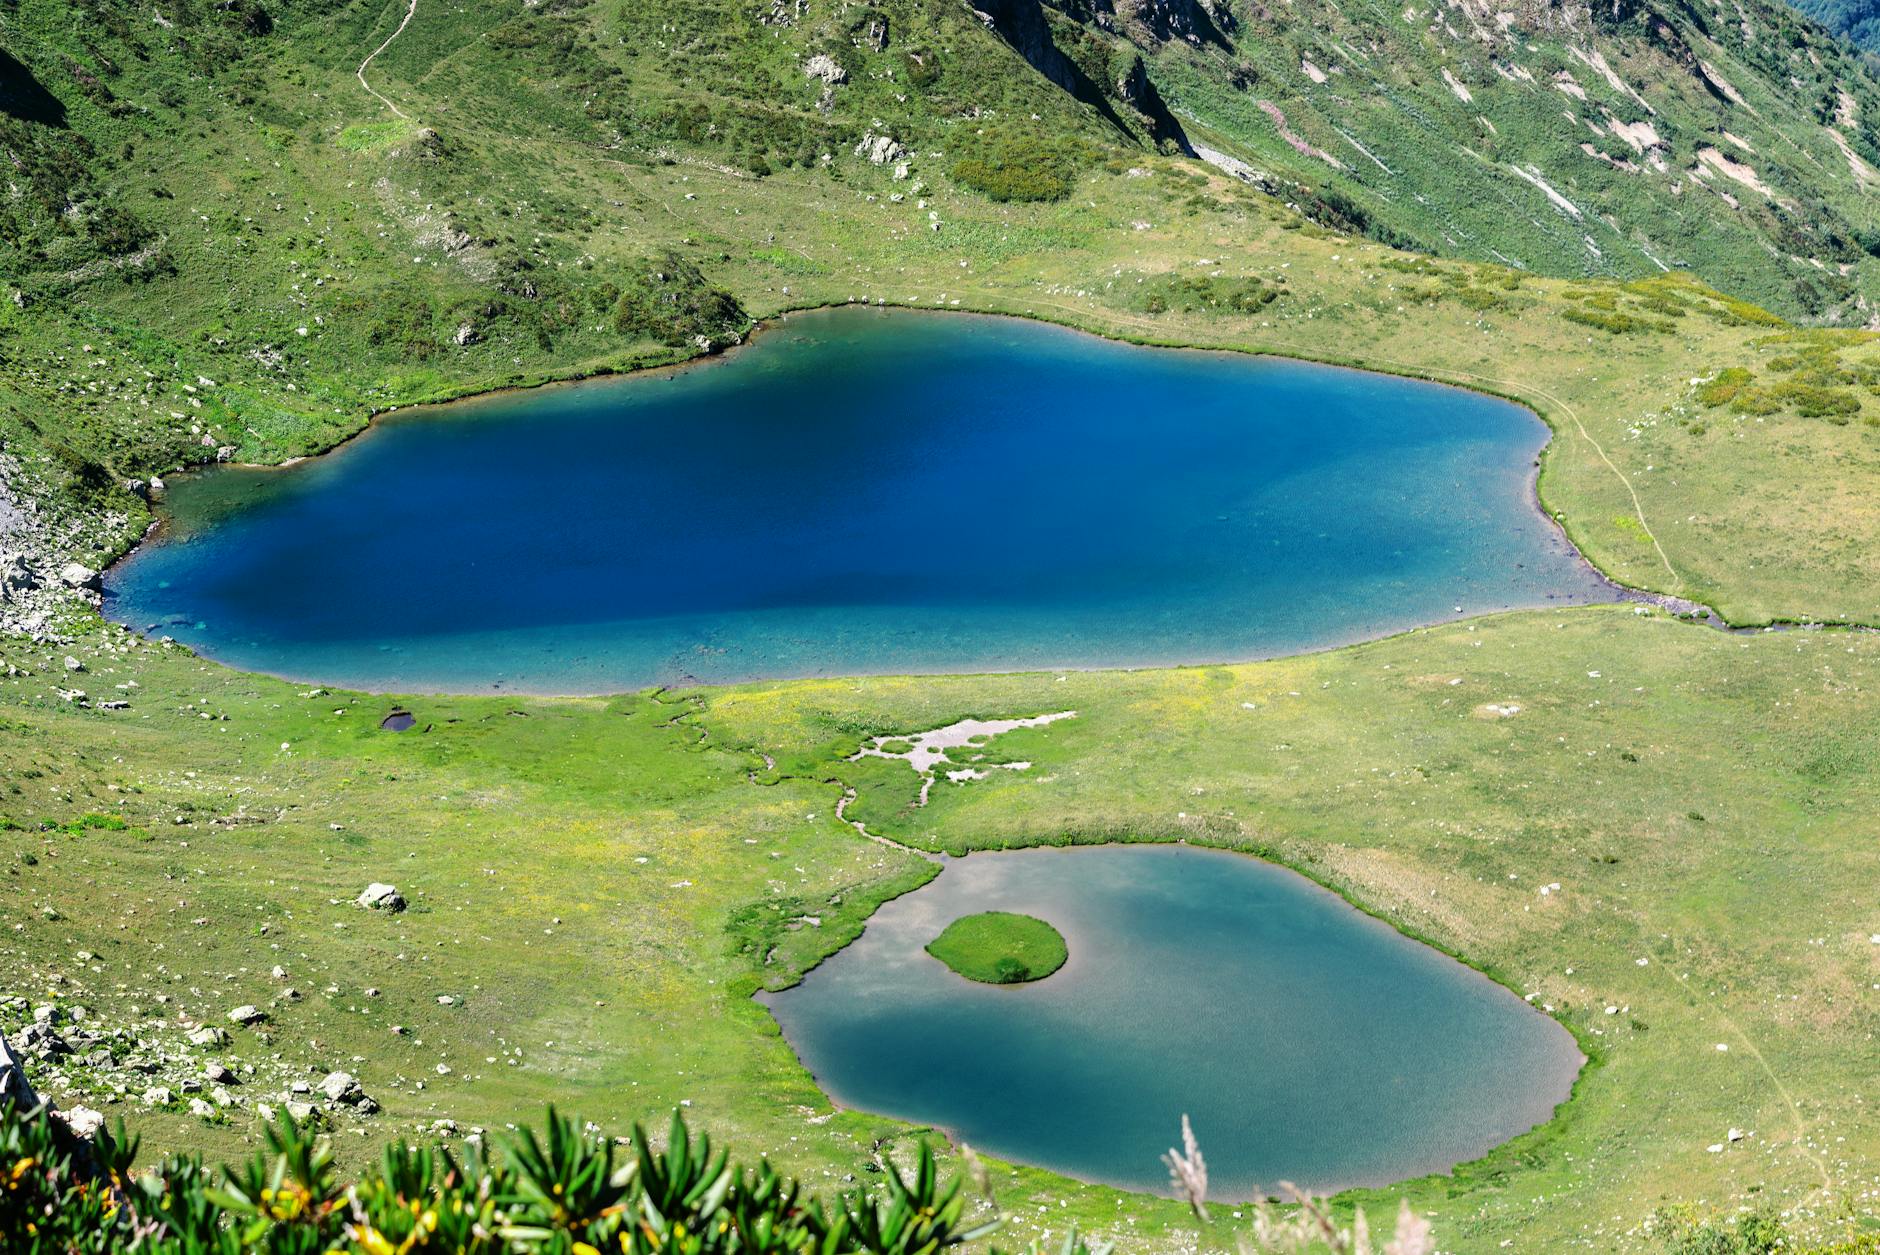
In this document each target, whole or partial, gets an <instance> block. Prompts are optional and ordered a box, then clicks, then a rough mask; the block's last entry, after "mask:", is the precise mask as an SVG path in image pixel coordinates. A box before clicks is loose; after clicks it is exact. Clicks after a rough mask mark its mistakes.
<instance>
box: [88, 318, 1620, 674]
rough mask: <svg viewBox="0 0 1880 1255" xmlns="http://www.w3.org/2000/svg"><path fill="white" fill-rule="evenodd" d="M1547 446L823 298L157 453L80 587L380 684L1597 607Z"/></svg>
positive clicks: (1385, 395) (1440, 409)
mask: <svg viewBox="0 0 1880 1255" xmlns="http://www.w3.org/2000/svg"><path fill="white" fill-rule="evenodd" d="M1545 440H1546V430H1545V428H1544V427H1543V425H1542V424H1541V423H1540V422H1539V420H1537V419H1536V418H1534V416H1533V415H1532V414H1530V413H1528V412H1527V411H1525V410H1522V409H1520V408H1518V407H1516V406H1513V405H1510V404H1507V403H1505V402H1503V401H1499V400H1496V399H1493V398H1489V397H1485V396H1480V395H1477V394H1473V393H1469V392H1463V391H1459V390H1456V389H1452V388H1446V387H1440V386H1437V385H1432V384H1424V383H1417V382H1412V381H1407V380H1402V379H1396V378H1391V377H1387V376H1382V375H1372V374H1365V373H1362V372H1357V371H1348V370H1339V369H1333V368H1328V367H1320V366H1312V365H1307V364H1302V363H1298V362H1289V361H1281V360H1272V359H1263V358H1254V357H1247V356H1241V355H1233V354H1223V353H1204V352H1188V351H1175V350H1163V349H1145V348H1138V347H1133V346H1127V345H1121V344H1115V343H1111V342H1107V341H1104V340H1100V339H1095V338H1093V337H1089V336H1085V335H1080V334H1077V333H1074V332H1070V331H1065V330H1062V329H1060V328H1055V327H1050V326H1045V325H1042V324H1036V323H1029V322H1023V321H1017V320H1009V319H994V318H979V317H970V316H961V315H944V314H932V313H929V314H920V313H910V312H905V311H895V312H883V311H867V310H853V309H851V310H838V311H829V312H823V313H817V314H809V315H800V316H796V317H792V318H790V319H788V320H786V321H784V322H783V323H781V324H779V326H778V327H776V328H775V329H773V330H770V331H767V332H766V333H764V334H763V335H762V336H760V337H758V339H757V340H756V341H755V342H754V343H753V344H751V345H749V346H747V347H745V348H742V349H739V350H736V351H735V352H733V353H732V354H730V355H729V356H728V357H726V358H724V359H722V360H717V361H712V362H707V363H703V364H700V365H697V366H693V367H689V368H686V369H682V370H677V371H668V372H660V373H655V374H650V375H644V376H635V377H624V378H619V379H612V380H604V381H597V382H591V383H586V384H580V385H572V386H566V387H556V388H546V389H540V390H535V391H530V392H522V393H510V394H503V395H498V396H494V397H490V398H485V399H482V400H478V401H474V402H465V403H460V404H455V405H450V406H443V407H433V408H430V409H425V410H413V411H408V412H405V413H400V414H396V415H393V416H389V417H386V418H383V419H381V420H380V421H379V422H377V423H376V424H375V425H374V427H373V429H372V430H371V431H369V432H368V433H366V434H365V435H364V436H362V437H361V438H359V439H358V440H355V441H353V442H351V443H350V444H348V445H345V446H343V447H342V448H340V449H339V450H336V451H335V452H334V453H332V454H329V455H327V456H325V457H322V458H317V459H314V460H311V461H308V462H305V463H302V464H299V465H297V466H294V467H291V468H288V469H285V470H250V469H239V468H228V469H220V470H215V471H208V472H204V473H200V474H191V475H183V476H178V477H177V478H176V479H175V481H174V482H173V483H172V485H171V487H170V491H169V493H168V496H167V499H166V501H165V503H164V514H165V518H166V526H165V528H164V529H163V531H161V532H160V533H159V534H158V535H157V536H156V537H155V538H153V539H152V540H151V541H150V542H148V543H146V544H145V545H143V546H142V547H140V548H139V549H138V550H136V551H135V553H133V554H132V556H131V557H130V558H128V559H127V560H126V561H124V562H123V563H121V564H119V565H118V566H117V567H115V568H114V569H112V570H111V571H110V572H109V573H108V575H107V581H106V608H107V611H108V612H109V613H110V614H111V615H112V616H114V617H115V618H117V619H118V620H120V621H121V622H123V623H126V624H128V625H130V626H132V627H135V628H138V629H146V630H149V631H151V632H153V633H157V634H167V635H170V636H173V637H175V638H176V639H177V640H179V641H182V642H184V643H186V644H188V645H190V646H192V647H194V648H196V649H198V650H200V651H201V652H203V653H205V654H207V655H209V656H211V657H214V658H216V659H219V660H221V661H224V662H227V663H229V664H231V665H234V666H237V667H241V668H244V669H248V670H257V671H267V672H273V673H277V674H282V675H286V676H290V677H293V678H295V679H298V680H305V681H320V682H323V683H331V684H344V685H352V686H358V687H363V688H369V689H375V690H380V691H403V692H419V691H445V690H455V691H478V690H488V689H498V688H502V689H515V690H523V691H533V692H562V693H579V692H603V691H613V690H621V689H630V688H635V687H639V686H643V685H648V684H654V683H684V682H692V681H701V682H717V681H735V680H746V679H755V678H772V677H789V676H808V675H836V674H863V673H883V672H934V671H969V670H1012V669H1026V668H1047V667H1073V666H1135V665H1152V664H1169V663H1182V662H1202V661H1225V660H1235V659H1251V658H1256V657H1265V656H1271V655H1276V654H1285V653H1293V652H1298V651H1301V650H1306V649H1312V648H1318V647H1324V646H1330V645H1336V644H1342V643H1346V642H1350V641H1354V640H1360V639H1365V638H1370V637H1376V636H1379V635H1384V634H1387V633H1390V632H1392V631H1396V630H1400V629H1403V628H1407V627H1412V626H1416V625H1419V624H1426V623H1433V622H1440V621H1443V620H1447V619H1453V618H1455V617H1457V616H1458V614H1459V613H1464V614H1466V613H1479V612H1483V611H1488V610H1496V609H1502V608H1506V607H1531V606H1544V605H1564V604H1573V603H1578V602H1586V601H1591V600H1607V599H1610V596H1611V593H1610V590H1609V587H1608V586H1607V585H1606V584H1605V583H1604V582H1603V581H1602V580H1600V579H1599V578H1598V576H1597V575H1596V574H1595V573H1594V572H1593V571H1592V570H1591V569H1590V568H1588V567H1587V566H1586V565H1585V564H1584V563H1582V562H1581V561H1580V560H1579V559H1578V557H1577V556H1576V555H1575V554H1574V553H1573V552H1572V551H1571V549H1570V547H1569V546H1568V545H1567V544H1566V543H1565V541H1564V540H1563V539H1562V537H1561V536H1560V535H1559V533H1558V531H1557V530H1556V529H1555V528H1554V527H1553V525H1552V524H1551V523H1549V522H1548V521H1547V520H1546V519H1545V518H1544V517H1543V516H1542V515H1541V514H1540V512H1539V511H1538V510H1537V509H1536V508H1535V505H1534V502H1533V497H1532V486H1531V485H1532V474H1533V464H1534V459H1535V457H1536V456H1537V454H1538V453H1539V451H1540V449H1541V447H1542V445H1543V444H1544V443H1545Z"/></svg>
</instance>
